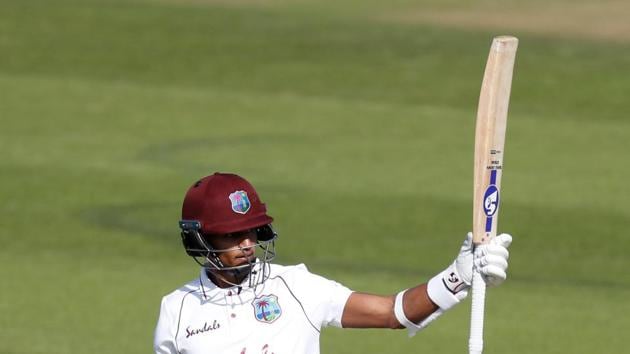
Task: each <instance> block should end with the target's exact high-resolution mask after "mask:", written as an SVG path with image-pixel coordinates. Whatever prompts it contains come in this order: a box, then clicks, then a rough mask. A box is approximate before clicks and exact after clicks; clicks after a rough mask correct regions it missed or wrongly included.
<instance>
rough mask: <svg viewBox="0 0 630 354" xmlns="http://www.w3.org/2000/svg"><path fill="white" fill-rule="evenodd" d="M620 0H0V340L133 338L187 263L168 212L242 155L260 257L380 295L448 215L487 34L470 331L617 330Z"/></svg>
mask: <svg viewBox="0 0 630 354" xmlns="http://www.w3.org/2000/svg"><path fill="white" fill-rule="evenodd" d="M628 18H630V3H629V2H627V1H621V0H599V1H595V0H588V1H587V0H581V1H580V0H572V1H570V0H555V1H552V2H549V1H542V0H530V1H527V2H525V1H515V0H510V1H506V0H501V1H494V0H493V1H490V0H477V1H474V2H471V1H463V0H446V1H445V0H440V1H438V0H417V1H411V0H390V1H374V0H361V1H359V0H335V1H329V0H318V1H315V0H293V1H289V0H232V1H229V0H57V1H46V0H19V1H18V0H13V1H11V0H4V1H1V2H0V53H2V54H1V55H0V154H1V155H0V156H1V158H0V164H1V167H0V198H1V199H0V200H1V201H2V202H1V204H0V208H1V210H0V225H1V228H0V242H1V245H2V246H1V247H0V284H1V288H0V353H3V354H18V353H64V354H65V353H93V354H97V353H147V352H151V350H152V337H153V329H154V326H155V322H156V320H157V315H158V310H159V302H160V299H161V297H162V296H163V295H164V294H166V293H168V292H170V291H171V290H173V289H175V288H176V287H178V286H180V285H181V284H183V283H185V282H186V281H188V280H190V279H192V278H194V277H195V276H196V274H197V267H196V265H195V263H193V262H192V260H191V259H189V258H188V257H187V256H186V255H185V253H184V251H183V249H182V247H181V244H180V239H179V234H178V227H177V221H178V220H179V213H180V207H181V201H182V199H183V196H184V193H185V191H186V190H187V188H188V187H189V186H190V185H191V184H192V183H193V182H195V181H196V180H197V179H198V178H199V177H201V176H205V175H207V174H211V173H212V172H214V171H224V172H225V171H230V172H236V173H238V174H241V175H243V176H245V177H246V178H248V179H249V180H250V181H251V182H252V183H253V184H254V185H255V186H257V188H258V191H259V193H260V195H261V197H262V199H263V200H264V201H265V202H266V203H267V205H268V208H269V212H270V214H271V215H272V216H274V217H275V219H276V221H275V224H274V225H275V227H276V228H277V229H278V231H279V232H280V239H279V242H278V244H277V247H278V251H279V256H278V258H277V261H278V263H281V264H294V263H301V262H304V263H306V264H307V265H308V266H309V269H310V270H311V271H313V272H316V273H319V274H322V275H325V276H327V277H330V278H333V279H335V280H338V281H340V282H342V283H344V284H345V285H347V286H349V287H351V288H353V289H356V290H361V291H368V292H374V293H379V294H393V293H395V292H397V291H399V290H400V289H402V288H405V287H409V286H411V285H413V284H416V283H418V282H423V281H426V280H427V279H428V278H429V277H430V276H432V275H433V274H435V273H437V272H439V271H441V270H442V269H443V268H444V267H446V266H447V265H448V264H449V263H450V262H451V261H452V259H453V258H454V257H455V255H456V253H457V250H458V248H459V245H460V243H461V241H462V240H463V238H464V236H465V234H466V232H467V231H468V230H470V229H471V222H472V221H471V219H472V217H471V214H472V210H471V209H472V165H473V164H472V154H473V138H474V120H475V116H476V109H477V100H478V95H479V88H480V85H481V78H482V75H483V69H484V65H485V61H486V58H487V54H488V49H489V46H490V42H491V39H492V37H494V36H495V35H499V34H512V35H515V36H517V37H519V38H520V47H519V52H518V54H517V63H516V69H515V75H514V85H513V90H512V100H511V106H510V119H509V124H508V132H507V140H506V147H505V151H506V154H505V172H504V177H503V199H502V201H503V204H502V211H501V217H500V222H499V228H500V230H501V231H506V232H510V233H512V234H513V235H514V238H515V240H514V243H513V247H512V257H511V265H510V278H509V281H508V282H506V283H505V284H504V285H503V286H501V287H500V288H497V289H491V290H490V291H489V292H488V298H487V310H486V318H487V320H486V334H485V344H486V348H485V353H514V354H516V353H531V352H536V353H598V352H599V353H601V352H606V353H621V352H624V351H625V350H627V349H626V348H627V344H626V343H625V342H622V341H623V340H624V338H625V336H626V334H627V333H628V331H629V330H630V323H629V322H628V320H627V315H628V314H629V313H630V302H628V299H629V298H630V275H629V272H628V269H627V268H628V267H629V266H630V259H629V258H628V250H629V249H630V238H629V237H628V236H627V234H626V232H627V230H628V229H629V228H630V206H629V202H630V192H629V191H628V185H627V183H628V182H627V181H628V179H629V175H630V173H629V172H630V164H629V163H628V152H629V151H628V149H629V147H628V146H629V145H628V144H629V143H628V142H629V141H630V121H629V118H628V111H629V110H630V102H629V101H628V98H627V96H628V93H629V92H630V75H629V74H628V73H629V72H630V22H629V21H628ZM468 318H469V301H467V302H466V303H465V304H463V305H460V306H458V307H457V308H456V309H454V310H452V311H450V313H448V314H447V315H446V316H443V317H442V318H441V319H440V320H439V321H438V322H436V323H434V324H433V325H432V326H431V327H430V328H428V329H427V330H425V331H424V332H422V333H420V334H419V335H418V336H416V337H414V338H412V339H408V338H407V336H406V333H405V332H403V331H389V330H340V329H326V330H324V331H323V333H322V352H323V353H344V354H345V353H349V354H353V353H408V352H419V353H421V352H424V353H463V352H466V351H467V340H468Z"/></svg>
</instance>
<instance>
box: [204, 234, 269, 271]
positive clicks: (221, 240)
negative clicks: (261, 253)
mask: <svg viewBox="0 0 630 354" xmlns="http://www.w3.org/2000/svg"><path fill="white" fill-rule="evenodd" d="M209 241H210V244H211V245H212V247H213V248H214V249H215V250H222V252H217V255H218V257H219V259H220V260H221V263H223V265H224V266H226V267H234V266H239V265H244V264H247V263H250V262H253V261H254V260H255V253H256V241H257V236H256V232H255V231H254V230H245V231H239V232H234V233H231V234H227V235H214V236H212V237H211V238H210V240H209Z"/></svg>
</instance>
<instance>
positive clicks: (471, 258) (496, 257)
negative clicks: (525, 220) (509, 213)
mask: <svg viewBox="0 0 630 354" xmlns="http://www.w3.org/2000/svg"><path fill="white" fill-rule="evenodd" d="M511 243H512V236H510V235H509V234H500V235H498V236H497V237H494V238H492V239H491V240H490V242H488V243H487V244H483V245H480V246H478V247H477V248H478V250H477V251H475V252H474V255H473V244H472V232H469V233H468V235H467V237H466V240H464V243H463V244H462V247H461V249H460V251H459V255H458V256H457V259H456V260H455V268H456V269H457V272H458V273H459V276H460V277H461V280H462V281H463V282H464V283H466V285H468V286H470V284H471V283H472V274H473V264H474V266H475V267H476V268H477V269H478V270H479V273H481V275H482V276H483V278H484V280H485V282H486V285H488V286H496V285H499V284H501V283H503V282H504V281H505V278H506V277H507V273H506V270H507V268H508V258H509V257H510V252H509V251H508V249H507V248H508V247H509V246H510V244H511Z"/></svg>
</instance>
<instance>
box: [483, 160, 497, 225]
mask: <svg viewBox="0 0 630 354" xmlns="http://www.w3.org/2000/svg"><path fill="white" fill-rule="evenodd" d="M496 182H497V171H496V170H493V171H492V172H491V173H490V185H489V186H488V188H487V189H486V192H485V193H484V195H483V211H484V213H485V214H486V232H490V231H492V216H493V215H494V214H496V212H497V210H498V209H499V189H498V188H497V186H496V185H495V183H496Z"/></svg>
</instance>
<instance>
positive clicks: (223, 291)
mask: <svg viewBox="0 0 630 354" xmlns="http://www.w3.org/2000/svg"><path fill="white" fill-rule="evenodd" d="M248 280H249V278H245V280H243V283H242V284H247V281H248ZM199 283H200V286H201V296H203V298H204V300H206V301H208V300H213V299H217V298H224V297H225V296H241V297H243V296H247V294H249V293H252V294H253V293H254V292H253V289H251V288H249V286H247V285H244V286H237V285H235V286H232V287H229V288H220V287H218V286H217V285H216V284H215V283H213V282H212V280H210V278H209V277H208V273H207V271H206V268H203V267H202V268H201V269H200V271H199Z"/></svg>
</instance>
